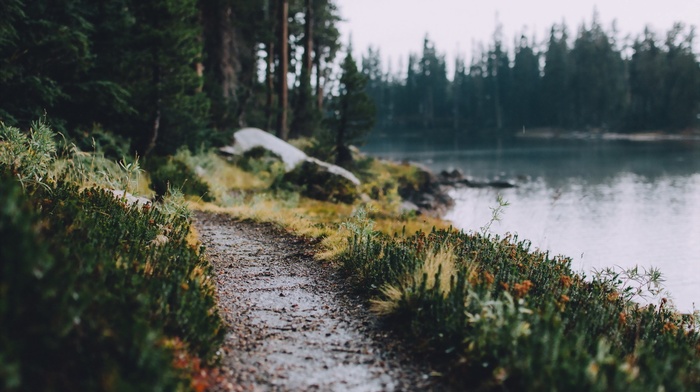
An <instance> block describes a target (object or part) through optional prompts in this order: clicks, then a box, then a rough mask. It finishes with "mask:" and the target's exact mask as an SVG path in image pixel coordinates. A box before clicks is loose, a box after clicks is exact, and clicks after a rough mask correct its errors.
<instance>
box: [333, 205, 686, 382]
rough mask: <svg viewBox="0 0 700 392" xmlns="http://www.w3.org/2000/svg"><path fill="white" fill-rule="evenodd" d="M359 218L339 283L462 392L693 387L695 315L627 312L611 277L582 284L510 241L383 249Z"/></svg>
mask: <svg viewBox="0 0 700 392" xmlns="http://www.w3.org/2000/svg"><path fill="white" fill-rule="evenodd" d="M360 218H361V217H360ZM360 218H356V221H355V222H354V223H352V224H351V225H349V226H348V227H349V228H350V229H351V230H350V231H351V232H352V233H353V234H352V236H351V237H350V239H349V241H350V243H349V247H348V250H347V252H346V254H345V255H344V256H343V258H342V259H343V262H344V267H345V269H346V271H347V272H349V273H350V274H351V276H352V277H353V278H354V279H356V280H357V281H358V283H360V284H361V285H362V287H364V288H365V289H366V290H368V291H369V292H370V293H373V296H374V300H373V303H374V305H375V308H376V309H377V310H379V311H381V312H382V313H385V314H387V315H388V317H389V320H393V322H394V325H395V328H396V329H397V330H398V331H399V332H401V333H402V334H404V335H406V336H408V337H409V338H410V340H411V341H412V342H417V347H418V349H422V350H426V351H428V352H430V353H432V354H433V356H434V358H437V359H439V360H441V361H446V363H448V364H449V365H448V368H449V369H450V374H449V376H450V380H451V381H452V382H454V383H455V384H457V385H459V387H460V388H464V389H480V390H519V391H520V390H522V391H539V390H554V391H556V390H562V391H563V390H567V391H568V390H574V391H611V390H625V391H649V390H662V389H663V390H667V391H670V390H673V391H691V390H697V389H698V387H700V335H699V332H698V331H699V329H698V322H697V315H695V317H693V316H692V315H680V314H679V313H678V312H676V311H675V310H674V309H673V308H672V306H670V304H669V303H668V302H666V300H665V299H663V300H662V301H661V303H660V304H659V305H658V306H653V305H649V306H642V305H639V304H637V303H635V302H634V301H632V300H631V299H632V295H630V293H636V292H637V291H636V289H634V288H633V289H631V290H630V289H629V287H630V286H628V285H626V281H625V280H624V279H620V276H619V275H617V276H615V275H613V276H612V277H611V276H610V275H609V274H608V275H605V276H599V277H594V278H593V279H592V280H588V279H586V278H585V276H582V275H579V274H576V273H574V272H573V271H572V270H571V260H570V259H568V258H563V257H555V258H551V257H549V255H548V254H546V253H541V252H537V251H531V250H530V244H529V243H528V242H526V241H518V239H517V237H506V238H503V239H501V238H499V237H495V236H494V237H492V236H489V235H483V234H465V233H458V232H456V231H454V230H439V231H433V232H432V233H430V234H425V233H417V234H415V235H414V236H411V237H408V238H403V237H395V238H391V237H389V236H385V235H381V234H379V233H377V232H374V231H373V230H372V229H371V225H369V224H368V223H367V220H366V219H364V220H363V219H360ZM434 260H439V261H438V262H435V261H434ZM444 271H448V273H447V274H445V272H444ZM656 278H657V276H655V273H652V274H651V275H650V276H649V279H648V280H646V281H642V283H643V284H647V283H648V282H652V281H654V280H655V279H656Z"/></svg>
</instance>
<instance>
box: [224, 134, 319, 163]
mask: <svg viewBox="0 0 700 392" xmlns="http://www.w3.org/2000/svg"><path fill="white" fill-rule="evenodd" d="M233 140H234V144H233V146H226V147H222V148H220V149H219V151H221V152H223V153H225V154H229V155H243V154H245V153H246V152H248V151H250V150H253V149H255V148H262V149H265V150H267V151H269V152H271V153H273V154H274V155H277V156H278V157H279V158H280V159H281V160H282V162H283V163H284V167H285V170H286V171H287V172H290V171H292V170H294V168H295V167H296V166H297V165H298V164H300V163H301V162H303V161H305V160H306V159H308V156H307V155H306V154H305V153H304V152H303V151H301V150H300V149H298V148H296V147H294V146H292V145H291V144H289V143H287V142H285V141H284V140H282V139H280V138H278V137H276V136H275V135H272V134H270V133H268V132H265V131H263V130H262V129H257V128H244V129H241V130H240V131H237V132H236V133H234V134H233Z"/></svg>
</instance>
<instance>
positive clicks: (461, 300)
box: [0, 123, 700, 391]
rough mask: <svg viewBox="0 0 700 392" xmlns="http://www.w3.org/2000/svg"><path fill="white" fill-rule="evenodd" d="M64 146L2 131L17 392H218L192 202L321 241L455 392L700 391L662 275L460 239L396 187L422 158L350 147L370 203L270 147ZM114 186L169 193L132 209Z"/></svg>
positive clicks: (8, 300)
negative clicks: (307, 177) (304, 176)
mask: <svg viewBox="0 0 700 392" xmlns="http://www.w3.org/2000/svg"><path fill="white" fill-rule="evenodd" d="M54 140H55V136H54V135H53V134H52V133H51V132H50V131H49V130H48V128H47V127H46V126H45V125H44V124H42V123H38V124H35V126H34V128H33V130H32V132H31V133H29V134H27V133H22V132H19V131H18V130H16V129H14V128H9V127H3V128H2V132H1V136H0V168H2V176H1V178H0V182H1V184H0V185H1V186H0V235H2V236H3V239H4V240H3V242H2V245H0V252H1V256H2V259H3V260H12V261H13V262H9V263H8V262H4V263H3V265H2V268H3V270H2V276H1V277H0V289H1V290H2V291H1V292H2V296H1V297H0V322H2V324H3V326H4V328H3V329H2V331H1V332H0V342H1V343H2V347H3V350H2V354H1V355H0V376H1V377H0V379H2V382H3V383H4V384H3V388H4V389H5V390H47V389H52V388H53V389H70V390H95V389H100V390H132V389H147V390H185V389H188V388H190V389H195V390H201V389H202V388H204V387H205V386H206V385H207V380H206V375H207V371H206V366H207V365H208V364H213V363H215V361H216V351H217V349H218V347H219V344H220V342H221V339H222V334H223V329H222V324H221V323H222V322H221V319H220V318H219V315H218V314H217V312H216V308H215V293H214V289H213V285H212V283H211V281H210V279H211V277H210V273H211V271H210V269H209V266H208V264H207V262H206V260H205V259H204V258H203V256H202V254H201V252H200V250H199V248H198V245H197V241H196V240H193V238H192V237H193V231H192V230H191V228H190V225H189V220H188V218H189V215H190V211H191V210H192V209H200V210H209V211H216V212H219V213H226V214H231V215H233V216H235V217H238V218H239V219H252V220H256V221H262V222H271V223H274V224H276V225H279V226H280V227H284V228H286V229H287V230H289V231H290V232H292V233H294V234H296V235H299V236H302V237H305V238H307V239H308V240H309V241H311V242H314V243H317V244H318V249H319V252H318V253H317V257H318V258H319V259H321V260H323V261H324V262H325V263H327V264H331V265H333V266H335V267H336V268H340V269H341V270H343V271H344V272H345V273H346V275H347V276H348V279H350V280H351V281H352V282H354V284H355V285H356V287H357V288H358V290H359V291H361V292H363V293H366V295H367V298H368V300H369V301H370V303H371V306H372V308H373V309H374V310H375V311H376V312H377V313H378V314H380V315H381V316H382V317H383V318H384V319H385V320H387V322H388V325H389V326H390V327H391V328H392V330H393V331H395V332H396V333H398V334H401V335H402V336H404V337H405V338H406V342H411V343H410V344H412V345H413V346H414V348H415V350H416V351H418V352H420V353H424V354H427V355H428V356H429V357H430V358H432V359H433V360H434V361H435V363H436V368H437V369H442V370H443V371H444V374H443V375H444V377H445V378H446V379H447V380H448V381H449V382H450V383H452V384H453V385H454V386H455V388H458V389H470V390H472V389H474V390H582V391H583V390H585V391H608V390H630V391H635V390H639V391H647V390H667V391H670V390H673V391H676V390H677V391H683V390H696V389H697V387H698V386H699V385H700V335H698V331H700V322H698V320H699V319H698V315H697V314H694V315H690V314H680V313H678V312H677V311H676V310H675V309H674V307H673V305H672V304H671V303H670V302H668V301H667V300H666V299H665V298H663V297H662V295H663V293H662V291H661V289H660V288H659V285H658V283H659V281H660V277H659V275H658V272H657V271H648V272H643V273H640V272H639V271H638V270H630V271H623V272H616V271H614V270H607V271H603V272H601V273H598V274H595V275H594V276H592V277H586V276H584V275H582V274H579V273H575V272H574V271H572V269H571V260H570V259H568V258H565V257H551V256H550V255H549V254H546V253H542V252H539V251H536V250H532V249H530V244H529V243H528V242H527V241H521V240H519V239H518V238H517V237H513V236H508V237H505V238H501V237H497V236H493V235H490V234H489V226H490V224H489V223H486V224H485V225H484V226H483V227H482V228H481V230H480V231H479V232H475V233H464V232H458V231H457V230H454V229H452V228H450V227H449V226H448V225H447V223H445V222H443V221H440V220H438V219H434V218H430V217H427V216H424V215H418V214H416V213H415V212H405V211H402V210H401V207H400V205H401V201H402V198H401V193H402V192H405V190H406V189H418V188H420V187H421V184H422V182H423V181H424V179H423V178H422V174H421V173H422V171H421V170H417V169H416V168H415V167H413V166H410V165H403V164H394V163H389V162H384V161H379V160H375V159H371V158H367V157H359V156H357V157H355V158H356V159H355V164H354V169H355V173H356V174H357V176H358V177H359V178H360V179H361V180H362V185H361V187H360V189H359V194H360V195H361V196H359V197H358V198H359V200H357V201H355V202H354V203H353V204H346V203H342V202H331V201H319V200H313V199H310V198H307V197H305V196H304V195H303V192H302V190H300V189H299V188H295V187H290V186H286V185H285V184H284V181H283V180H282V179H283V172H284V171H283V170H282V168H281V166H280V164H279V163H278V162H275V161H274V160H270V159H269V157H259V158H254V157H246V158H245V159H244V160H238V161H236V162H234V163H232V162H229V161H227V160H226V159H224V158H222V157H220V156H218V155H216V154H215V153H213V152H199V153H191V152H189V151H188V150H180V151H178V152H177V153H176V154H174V155H172V156H170V157H167V158H162V159H160V160H151V161H150V162H145V164H144V166H145V167H147V168H148V169H149V171H148V173H147V172H144V171H143V170H142V169H141V166H140V164H139V160H138V159H136V158H134V159H130V160H129V159H122V160H121V161H119V162H114V161H111V160H108V159H105V158H104V156H102V155H101V154H100V153H99V152H91V153H86V152H83V151H81V150H79V149H78V148H77V147H75V146H72V145H69V144H66V143H65V142H64V143H62V144H60V143H59V144H56V143H55V142H54ZM308 144H309V145H313V141H312V142H310V143H308ZM158 181H161V184H165V185H164V186H165V189H164V190H163V188H160V190H159V189H158V187H159V186H158V185H156V183H157V182H158ZM187 183H191V184H198V185H197V186H196V187H190V188H187V187H185V186H184V184H187ZM149 186H150V187H149ZM160 186H163V185H160ZM151 188H154V189H151ZM114 189H118V190H120V191H122V190H123V191H128V192H130V193H134V194H137V195H142V196H147V197H149V198H153V197H157V196H158V195H161V196H162V197H163V200H162V202H158V203H156V204H149V205H148V206H144V205H143V204H135V205H132V204H129V203H128V201H127V199H126V196H123V197H120V195H122V194H123V193H120V192H117V197H115V195H114V193H113V192H112V191H110V190H114ZM502 205H503V204H502ZM500 212H501V208H495V209H494V216H493V219H494V220H495V219H498V215H499V213H500ZM647 294H648V295H651V296H652V297H653V296H654V295H656V297H654V298H652V299H651V300H648V299H647V302H644V303H645V305H642V304H641V303H642V302H640V298H642V297H643V296H644V295H647ZM647 304H648V305H647ZM202 370H204V372H202ZM39 375H41V376H39Z"/></svg>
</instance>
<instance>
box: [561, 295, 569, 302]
mask: <svg viewBox="0 0 700 392" xmlns="http://www.w3.org/2000/svg"><path fill="white" fill-rule="evenodd" d="M570 300H571V299H570V298H569V296H568V295H566V294H562V295H561V297H559V302H562V303H567V302H569V301H570Z"/></svg>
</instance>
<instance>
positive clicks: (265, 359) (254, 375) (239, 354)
mask: <svg viewBox="0 0 700 392" xmlns="http://www.w3.org/2000/svg"><path fill="white" fill-rule="evenodd" d="M196 226H197V229H198V230H199V232H200V235H201V239H202V242H203V243H204V244H205V245H206V247H207V253H208V255H209V257H210V260H211V261H212V263H213V266H214V269H215V273H216V277H217V288H218V294H219V307H220V310H221V312H222V314H223V315H224V318H225V320H226V322H227V323H228V325H229V332H228V334H227V337H226V342H225V345H224V347H223V352H224V360H223V364H222V369H221V370H222V373H223V375H224V377H223V379H224V381H222V383H221V384H220V385H218V386H216V387H215V388H214V390H216V391H228V390H247V391H314V390H317V391H418V390H420V391H426V390H442V389H443V388H442V387H441V386H440V385H439V384H438V382H437V381H438V379H436V378H434V377H431V376H430V374H431V370H430V369H429V368H428V367H427V366H426V365H424V364H423V365H421V364H418V363H417V362H416V361H415V359H414V358H411V356H410V355H408V354H407V353H406V352H404V351H402V350H401V348H400V347H399V345H398V344H397V341H396V340H395V339H393V338H392V337H391V336H390V335H389V334H388V333H387V332H386V331H383V330H382V329H381V328H380V325H379V322H378V320H377V319H376V317H375V316H373V315H372V314H371V313H369V312H368V310H367V309H366V307H365V306H364V304H363V301H362V300H361V299H360V298H358V297H357V296H356V295H353V294H352V291H351V290H350V289H349V287H347V285H346V284H345V283H344V282H343V280H342V278H341V277H339V276H338V275H337V274H336V273H335V272H334V270H333V269H332V268H330V267H324V266H322V265H321V264H320V263H319V262H318V261H316V260H314V259H313V258H312V253H311V248H310V247H309V246H308V245H307V244H305V243H304V241H303V240H301V239H298V238H295V237H292V236H289V235H287V234H284V233H282V232H281V231H279V230H277V229H275V228H274V227H272V226H270V225H261V224H256V223H251V222H241V221H236V220H234V219H231V218H230V217H227V216H224V215H214V214H204V213H199V214H197V216H196Z"/></svg>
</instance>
